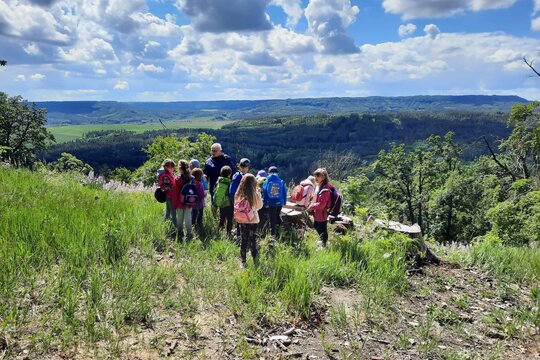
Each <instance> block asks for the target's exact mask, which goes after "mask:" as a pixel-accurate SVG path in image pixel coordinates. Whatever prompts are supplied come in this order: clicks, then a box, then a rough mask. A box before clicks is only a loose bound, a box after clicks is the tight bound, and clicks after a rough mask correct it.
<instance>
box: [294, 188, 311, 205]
mask: <svg viewBox="0 0 540 360" xmlns="http://www.w3.org/2000/svg"><path fill="white" fill-rule="evenodd" d="M310 186H311V187H313V185H302V184H300V185H296V186H295V187H294V189H293V192H292V194H291V200H292V201H294V202H295V203H297V204H299V203H301V202H302V201H304V199H305V198H306V197H307V196H308V193H309V192H308V189H307V188H308V187H310Z"/></svg>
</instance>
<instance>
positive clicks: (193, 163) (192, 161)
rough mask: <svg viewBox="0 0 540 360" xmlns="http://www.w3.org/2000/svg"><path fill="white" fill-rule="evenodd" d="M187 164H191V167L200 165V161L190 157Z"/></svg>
mask: <svg viewBox="0 0 540 360" xmlns="http://www.w3.org/2000/svg"><path fill="white" fill-rule="evenodd" d="M189 165H192V166H193V167H196V168H198V167H201V163H200V161H199V160H197V159H191V161H190V162H189Z"/></svg>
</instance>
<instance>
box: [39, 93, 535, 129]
mask: <svg viewBox="0 0 540 360" xmlns="http://www.w3.org/2000/svg"><path fill="white" fill-rule="evenodd" d="M520 102H523V103H526V102H528V101H527V100H525V99H523V98H520V97H517V96H483V95H469V96H408V97H364V98H319V99H283V100H254V101H248V100H242V101H191V102H189V101H188V102H139V103H137V102H126V103H122V102H115V101H75V102H73V101H60V102H54V101H52V102H37V103H36V105H37V106H38V107H40V108H45V109H47V111H48V120H49V124H50V125H60V124H64V125H66V124H71V125H81V124H123V123H147V122H157V121H158V119H161V120H162V121H172V120H176V121H178V120H186V119H191V118H207V117H208V118H211V119H216V120H227V119H229V120H239V119H248V118H259V117H267V116H274V115H276V116H287V115H314V114H327V115H336V114H347V113H351V112H360V113H365V112H369V113H397V112H436V113H442V112H452V111H466V112H467V111H469V112H470V111H473V112H491V113H494V112H503V113H508V112H509V111H510V109H511V107H512V105H514V104H516V103H520Z"/></svg>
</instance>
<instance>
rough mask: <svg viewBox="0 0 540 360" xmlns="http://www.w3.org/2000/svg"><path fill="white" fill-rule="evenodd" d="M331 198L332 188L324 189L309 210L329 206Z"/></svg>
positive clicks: (322, 208)
mask: <svg viewBox="0 0 540 360" xmlns="http://www.w3.org/2000/svg"><path fill="white" fill-rule="evenodd" d="M329 200H330V190H328V189H324V190H322V191H321V192H320V193H319V195H318V196H317V199H316V200H315V202H314V203H312V204H311V205H310V206H309V210H324V209H326V208H327V205H328V201H329Z"/></svg>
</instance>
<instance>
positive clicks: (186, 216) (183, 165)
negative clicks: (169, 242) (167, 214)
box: [176, 160, 193, 240]
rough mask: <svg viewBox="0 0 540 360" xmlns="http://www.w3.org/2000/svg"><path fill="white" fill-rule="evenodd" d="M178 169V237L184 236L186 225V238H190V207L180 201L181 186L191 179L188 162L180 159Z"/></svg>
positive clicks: (191, 234) (191, 236)
mask: <svg viewBox="0 0 540 360" xmlns="http://www.w3.org/2000/svg"><path fill="white" fill-rule="evenodd" d="M178 170H179V173H180V175H179V176H178V177H177V178H176V189H177V194H178V196H177V197H176V221H177V222H176V226H177V228H178V239H179V240H182V239H183V237H184V225H185V227H186V239H187V240H191V238H193V230H192V226H191V225H192V224H191V208H190V207H188V206H187V205H186V204H184V203H183V202H182V201H180V196H181V194H182V188H183V187H184V185H186V184H188V183H190V182H191V181H193V177H192V176H191V173H190V170H189V164H188V162H187V161H186V160H180V161H179V162H178Z"/></svg>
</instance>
